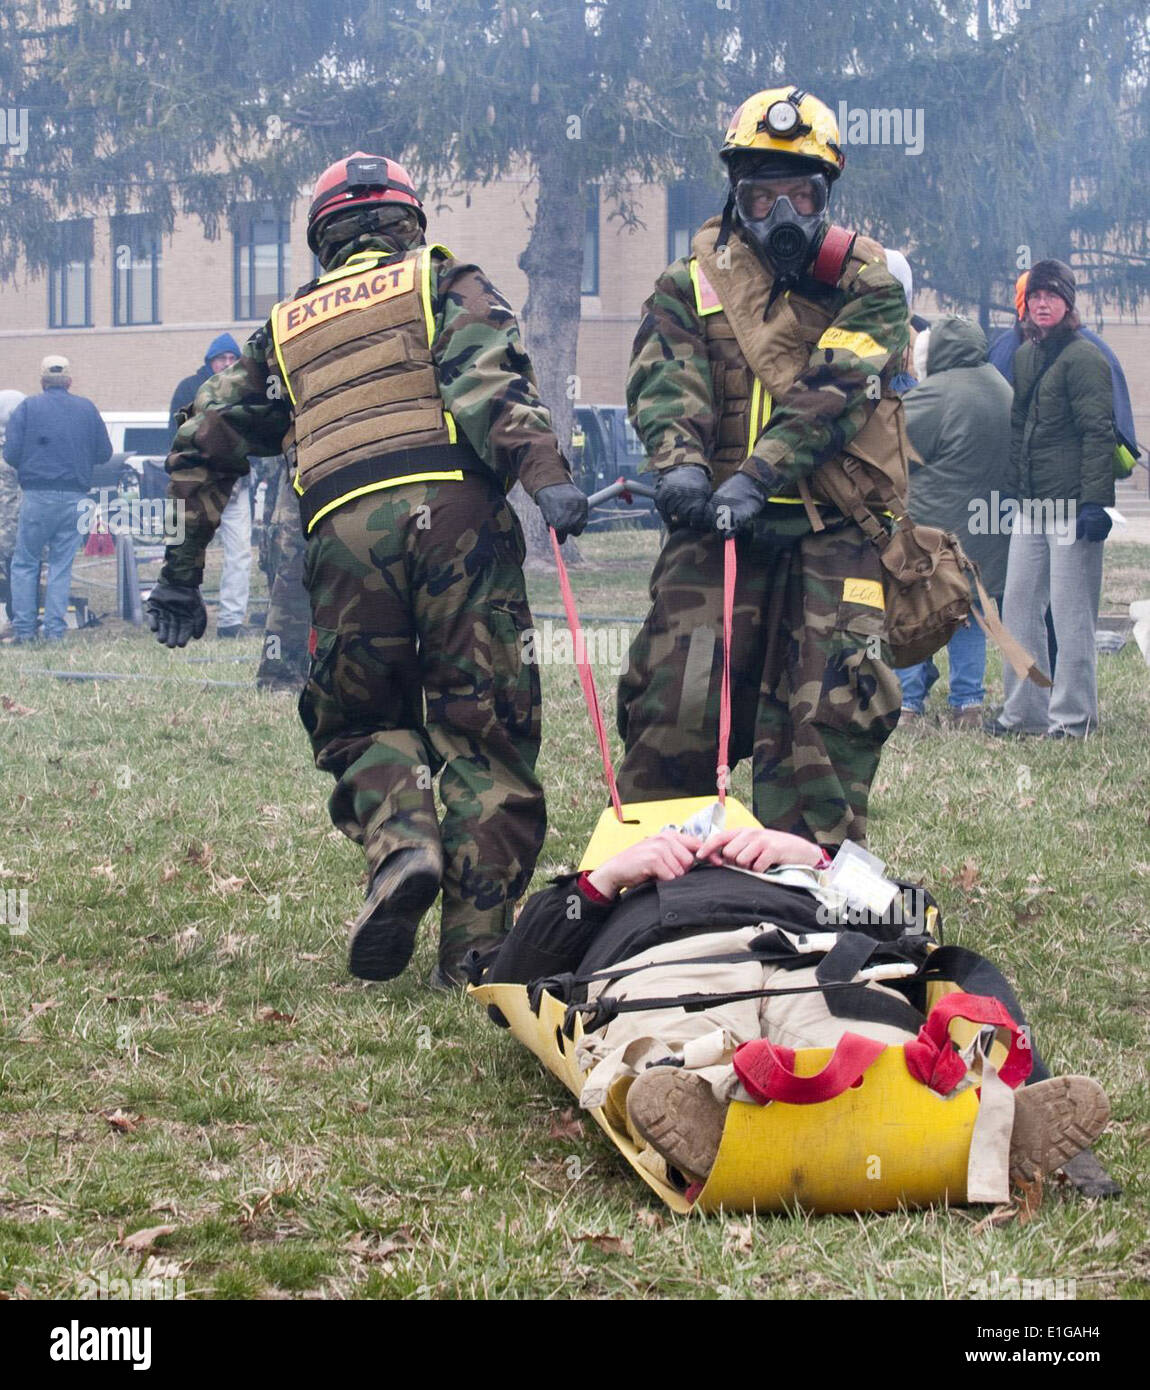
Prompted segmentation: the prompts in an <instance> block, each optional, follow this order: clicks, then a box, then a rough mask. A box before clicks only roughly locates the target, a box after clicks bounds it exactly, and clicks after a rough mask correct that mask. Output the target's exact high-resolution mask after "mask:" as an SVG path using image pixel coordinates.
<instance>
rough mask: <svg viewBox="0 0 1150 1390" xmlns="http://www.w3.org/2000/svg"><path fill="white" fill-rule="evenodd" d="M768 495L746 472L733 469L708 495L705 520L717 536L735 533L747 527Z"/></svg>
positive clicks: (765, 502) (765, 501) (760, 509)
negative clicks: (720, 484) (713, 491)
mask: <svg viewBox="0 0 1150 1390" xmlns="http://www.w3.org/2000/svg"><path fill="white" fill-rule="evenodd" d="M769 498H770V493H769V492H768V491H767V489H766V488H765V487H763V485H762V483H758V482H756V481H755V479H754V478H752V477H751V475H750V474H749V473H734V474H732V475H731V477H729V478H728V479H727V481H726V482H725V483H724V484H723V485H722V487H720V488H719V489H718V490H717V491H716V492H715V495H714V496H713V497H712V498H711V502H710V505H709V506H708V508H707V521H708V523H709V525H710V526H711V528H712V529H713V530H715V531H717V532H718V533H719V535H720V536H737V535H739V533H740V532H742V531H748V530H750V527H751V524H752V522H753V521H754V520H755V518H756V517H757V516H758V515H759V513H760V512H761V511H762V510H763V508H764V507H765V506H766V505H767V501H768V499H769Z"/></svg>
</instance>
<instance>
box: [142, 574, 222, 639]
mask: <svg viewBox="0 0 1150 1390" xmlns="http://www.w3.org/2000/svg"><path fill="white" fill-rule="evenodd" d="M145 611H146V613H147V615H148V626H149V627H150V628H151V629H152V631H153V632H154V633H155V634H156V641H157V642H163V643H164V644H165V646H168V647H186V646H187V645H188V638H189V637H202V636H203V635H204V632H205V630H206V628H207V626H208V610H207V609H206V608H205V607H204V601H203V599H202V598H200V591H199V589H186V588H184V586H183V585H182V584H166V583H164V581H163V580H161V581H160V582H159V583H158V584H157V585H156V587H155V588H154V589H153V590H152V592H151V594H149V596H148V603H147V607H146V609H145Z"/></svg>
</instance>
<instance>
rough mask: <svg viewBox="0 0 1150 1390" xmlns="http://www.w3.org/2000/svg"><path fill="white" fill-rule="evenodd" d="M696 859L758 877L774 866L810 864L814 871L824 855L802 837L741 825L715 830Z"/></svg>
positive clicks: (700, 848) (702, 846)
mask: <svg viewBox="0 0 1150 1390" xmlns="http://www.w3.org/2000/svg"><path fill="white" fill-rule="evenodd" d="M695 857H696V858H697V859H698V860H700V861H702V862H705V863H708V864H715V865H723V864H735V865H737V866H738V867H739V868H740V869H752V870H753V871H754V872H755V873H757V874H761V873H765V872H766V870H767V869H773V868H774V867H775V865H776V864H809V865H810V866H811V867H812V868H813V867H814V866H815V865H816V864H820V863H821V862H822V857H823V852H822V850H821V849H820V848H819V847H818V845H813V844H811V842H810V840H804V839H803V838H802V836H801V835H788V834H787V832H786V831H785V830H762V829H760V828H759V827H758V826H744V827H743V828H742V829H741V830H716V831H714V832H713V833H712V834H710V835H708V836H707V839H706V840H705V841H704V843H703V844H702V845H701V846H700V847H699V850H698V852H697V853H696V856H695Z"/></svg>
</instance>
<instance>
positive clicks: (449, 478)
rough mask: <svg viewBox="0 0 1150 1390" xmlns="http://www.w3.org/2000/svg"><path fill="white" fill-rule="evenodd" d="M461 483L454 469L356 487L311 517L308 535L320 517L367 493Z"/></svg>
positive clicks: (461, 473)
mask: <svg viewBox="0 0 1150 1390" xmlns="http://www.w3.org/2000/svg"><path fill="white" fill-rule="evenodd" d="M462 481H463V470H462V469H460V468H454V469H452V470H451V471H450V472H446V473H408V474H407V475H406V476H405V477H403V478H385V479H384V480H383V482H381V483H368V484H367V485H366V487H357V488H355V489H354V490H353V491H351V492H345V493H344V494H343V496H342V497H337V498H336V499H335V500H334V501H333V502H328V503H327V504H326V506H323V507H321V508H320V509H319V511H318V512H316V514H315V516H313V517H312V519H311V522H310V524H309V525H308V528H307V529H308V531H309V533H310V532H311V530H312V529H313V527H314V526H315V524H316V522H317V521H318V520H319V519H320V517H322V516H327V514H328V512H330V511H331V510H332V509H333V508H335V507H342V506H343V504H344V503H345V502H350V501H351V500H352V498H353V497H362V496H363V495H364V493H367V492H379V491H380V489H381V488H385V487H399V486H400V485H401V484H402V483H461V482H462Z"/></svg>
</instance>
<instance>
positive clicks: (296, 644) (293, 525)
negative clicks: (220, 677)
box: [256, 462, 311, 689]
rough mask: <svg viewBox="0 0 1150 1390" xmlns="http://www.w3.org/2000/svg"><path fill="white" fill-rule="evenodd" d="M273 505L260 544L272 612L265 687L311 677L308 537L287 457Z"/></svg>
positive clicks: (263, 666) (261, 674)
mask: <svg viewBox="0 0 1150 1390" xmlns="http://www.w3.org/2000/svg"><path fill="white" fill-rule="evenodd" d="M281 469H282V473H281V476H280V478H279V489H278V491H277V492H276V499H275V508H274V509H273V511H272V514H271V519H270V520H269V521H268V523H267V527H266V530H265V541H264V542H262V543H261V545H260V552H261V554H260V563H261V565H263V562H264V556H265V553H266V558H267V564H266V566H265V569H264V572H265V574H266V575H267V578H268V616H267V621H266V623H265V624H264V649H263V654H262V656H261V657H260V667H259V670H258V672H257V673H256V684H257V685H258V686H260V687H261V688H262V689H268V688H275V687H277V686H279V687H283V686H289V687H293V686H294V687H296V688H298V687H299V686H301V685H303V683H304V681H306V680H307V668H308V651H307V644H308V633H309V629H310V627H311V606H310V604H309V603H308V596H307V590H306V589H305V588H304V584H303V567H304V556H305V555H306V554H307V540H306V539H305V537H304V533H303V527H302V525H301V524H300V516H299V498H298V497H297V496H296V492H295V489H294V488H293V487H292V485H291V478H290V477H289V475H288V472H287V464H286V462H285V463H283V464H281Z"/></svg>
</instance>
